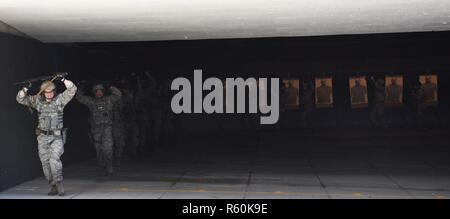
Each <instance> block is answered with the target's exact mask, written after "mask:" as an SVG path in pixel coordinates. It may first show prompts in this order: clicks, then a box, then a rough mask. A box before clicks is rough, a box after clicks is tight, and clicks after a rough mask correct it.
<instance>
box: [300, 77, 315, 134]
mask: <svg viewBox="0 0 450 219" xmlns="http://www.w3.org/2000/svg"><path fill="white" fill-rule="evenodd" d="M301 98H302V100H301V103H302V104H303V112H302V119H303V121H304V123H305V127H306V128H311V126H312V112H313V111H314V84H313V83H312V82H311V81H308V82H304V83H303V86H302V94H301Z"/></svg>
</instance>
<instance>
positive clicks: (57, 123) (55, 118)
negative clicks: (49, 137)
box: [36, 96, 64, 131]
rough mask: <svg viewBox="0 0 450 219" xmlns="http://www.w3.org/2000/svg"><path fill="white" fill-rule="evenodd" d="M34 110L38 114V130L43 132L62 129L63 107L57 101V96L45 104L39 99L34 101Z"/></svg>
mask: <svg viewBox="0 0 450 219" xmlns="http://www.w3.org/2000/svg"><path fill="white" fill-rule="evenodd" d="M36 101H37V102H36V110H37V112H38V120H39V121H38V128H39V129H41V130H44V131H49V130H60V129H62V128H63V127H64V124H63V114H64V106H63V105H62V104H61V101H59V96H57V97H55V99H54V100H52V101H50V102H47V101H45V100H44V99H41V98H39V99H38V100H36Z"/></svg>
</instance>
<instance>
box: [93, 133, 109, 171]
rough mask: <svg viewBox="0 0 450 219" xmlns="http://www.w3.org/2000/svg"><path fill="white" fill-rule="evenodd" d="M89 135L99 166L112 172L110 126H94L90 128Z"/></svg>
mask: <svg viewBox="0 0 450 219" xmlns="http://www.w3.org/2000/svg"><path fill="white" fill-rule="evenodd" d="M91 133H92V138H93V140H94V146H95V150H96V151H97V160H98V163H99V165H100V166H102V167H106V168H107V169H110V170H112V161H113V145H114V139H113V133H112V126H111V125H103V126H94V127H92V128H91Z"/></svg>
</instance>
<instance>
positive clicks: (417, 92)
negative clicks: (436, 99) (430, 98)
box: [411, 83, 426, 129]
mask: <svg viewBox="0 0 450 219" xmlns="http://www.w3.org/2000/svg"><path fill="white" fill-rule="evenodd" d="M411 99H412V104H413V110H414V113H415V117H416V126H417V128H418V129H421V128H423V111H424V110H425V108H426V105H425V102H426V92H425V89H424V86H423V85H420V83H417V84H416V85H415V86H414V88H413V90H412V91H411Z"/></svg>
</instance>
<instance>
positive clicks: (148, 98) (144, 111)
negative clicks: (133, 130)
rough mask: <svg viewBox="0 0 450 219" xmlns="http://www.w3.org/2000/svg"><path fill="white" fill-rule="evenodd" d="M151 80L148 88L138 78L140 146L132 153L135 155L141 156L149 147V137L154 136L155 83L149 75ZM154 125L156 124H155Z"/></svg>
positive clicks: (137, 102) (137, 103)
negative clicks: (152, 127)
mask: <svg viewBox="0 0 450 219" xmlns="http://www.w3.org/2000/svg"><path fill="white" fill-rule="evenodd" d="M147 76H148V78H149V85H148V86H147V87H145V88H144V87H143V86H142V81H141V79H140V78H139V77H138V81H137V82H138V91H137V95H136V106H137V109H136V111H137V118H138V126H139V144H138V148H136V150H135V151H133V152H132V154H133V155H141V154H142V153H143V152H144V151H145V149H147V146H148V143H149V142H148V136H151V134H153V133H152V132H151V126H152V115H151V113H152V110H153V106H154V103H153V101H155V98H154V96H155V94H156V88H155V82H154V80H153V78H152V77H151V76H150V75H149V74H147ZM153 125H154V124H153Z"/></svg>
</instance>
